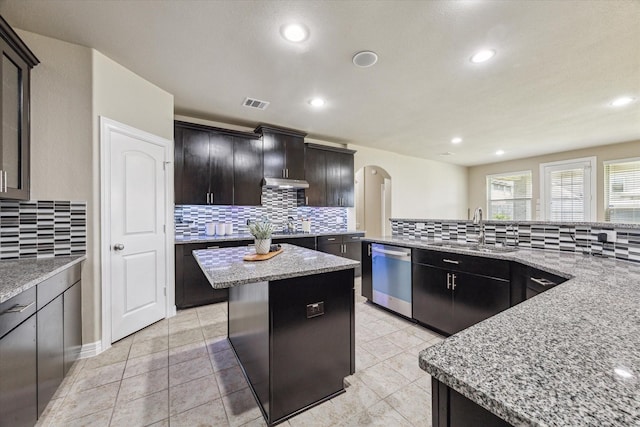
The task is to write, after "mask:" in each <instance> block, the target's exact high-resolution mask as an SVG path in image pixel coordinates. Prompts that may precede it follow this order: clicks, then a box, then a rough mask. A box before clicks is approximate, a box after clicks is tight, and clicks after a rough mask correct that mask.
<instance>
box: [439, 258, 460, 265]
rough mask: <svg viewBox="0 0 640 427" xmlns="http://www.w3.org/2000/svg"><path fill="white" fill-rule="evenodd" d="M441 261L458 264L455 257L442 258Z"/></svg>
mask: <svg viewBox="0 0 640 427" xmlns="http://www.w3.org/2000/svg"><path fill="white" fill-rule="evenodd" d="M442 261H444V262H446V263H449V264H460V261H456V260H455V259H447V258H443V259H442Z"/></svg>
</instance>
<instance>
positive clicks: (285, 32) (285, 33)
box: [280, 24, 309, 43]
mask: <svg viewBox="0 0 640 427" xmlns="http://www.w3.org/2000/svg"><path fill="white" fill-rule="evenodd" d="M280 34H282V37H284V38H285V39H287V40H289V41H290V42H294V43H298V42H301V41H304V40H306V39H307V37H309V30H308V29H307V27H305V26H304V25H302V24H288V25H283V26H282V27H281V28H280Z"/></svg>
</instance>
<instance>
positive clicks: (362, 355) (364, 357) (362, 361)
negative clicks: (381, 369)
mask: <svg viewBox="0 0 640 427" xmlns="http://www.w3.org/2000/svg"><path fill="white" fill-rule="evenodd" d="M378 362H380V359H378V358H377V357H376V356H375V355H373V354H371V353H369V352H368V351H367V350H365V349H363V348H362V347H360V346H359V345H356V372H358V371H361V370H363V369H367V368H368V367H370V366H373V365H375V364H376V363H378Z"/></svg>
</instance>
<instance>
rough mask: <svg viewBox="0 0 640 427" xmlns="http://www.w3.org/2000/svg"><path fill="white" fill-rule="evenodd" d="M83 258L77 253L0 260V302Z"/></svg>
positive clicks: (84, 256) (83, 258)
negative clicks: (74, 254)
mask: <svg viewBox="0 0 640 427" xmlns="http://www.w3.org/2000/svg"><path fill="white" fill-rule="evenodd" d="M85 259H87V257H86V255H78V256H60V257H54V258H47V259H31V258H30V259H20V260H11V261H0V304H1V303H3V302H5V301H7V300H8V299H10V298H13V297H14V296H16V295H18V294H20V293H21V292H24V291H26V290H27V289H29V288H32V287H34V286H36V285H37V284H38V283H40V282H43V281H45V280H47V279H48V278H50V277H51V276H54V275H56V274H57V273H59V272H61V271H62V270H65V269H67V268H69V267H71V266H73V265H74V264H77V263H79V262H82V261H84V260H85Z"/></svg>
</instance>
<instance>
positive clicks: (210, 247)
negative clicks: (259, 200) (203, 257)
mask: <svg viewBox="0 0 640 427" xmlns="http://www.w3.org/2000/svg"><path fill="white" fill-rule="evenodd" d="M207 249H220V246H207Z"/></svg>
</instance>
